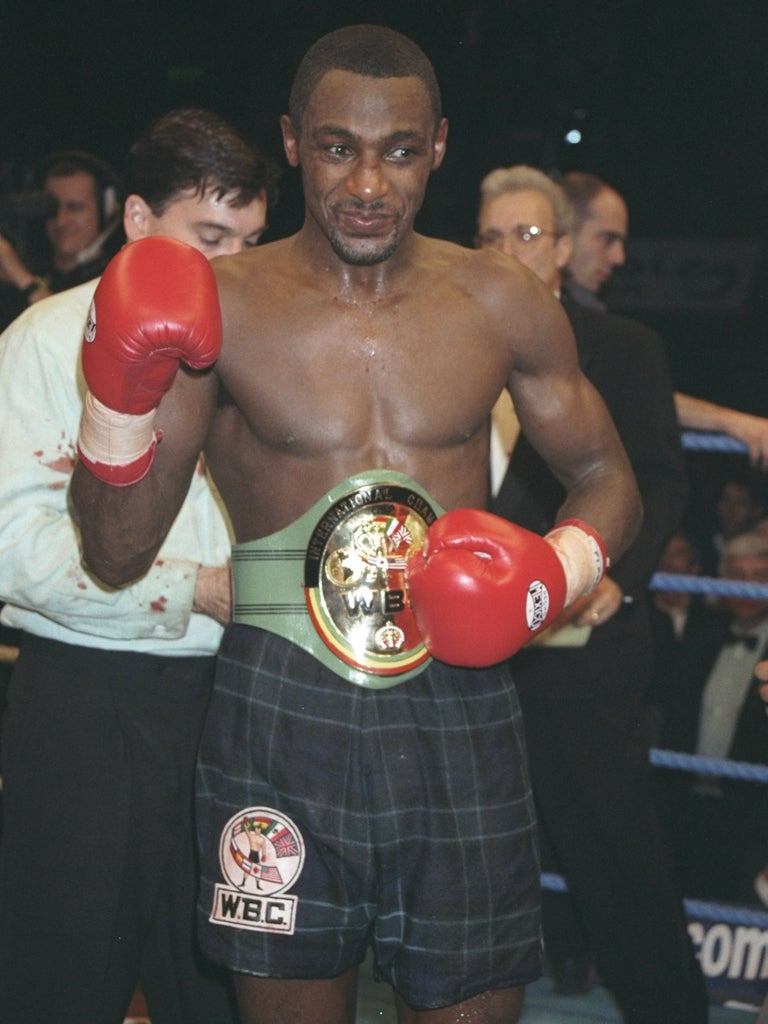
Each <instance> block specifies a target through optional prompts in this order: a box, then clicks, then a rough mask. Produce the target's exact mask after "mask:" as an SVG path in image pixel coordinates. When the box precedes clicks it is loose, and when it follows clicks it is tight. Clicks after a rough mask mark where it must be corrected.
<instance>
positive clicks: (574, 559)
mask: <svg viewBox="0 0 768 1024" xmlns="http://www.w3.org/2000/svg"><path fill="white" fill-rule="evenodd" d="M544 540H546V541H547V543H549V544H551V545H552V547H553V548H554V549H555V552H556V554H557V557H558V558H559V559H560V561H561V563H562V566H563V571H564V572H565V586H566V594H565V603H566V606H567V605H569V604H570V603H571V602H572V601H575V600H576V598H577V597H581V596H582V595H583V594H588V593H589V592H590V590H594V588H595V587H596V586H597V584H598V583H599V582H600V580H601V579H602V578H603V574H604V573H605V570H606V569H607V567H608V564H609V560H608V557H607V555H606V553H605V545H604V544H603V542H602V540H601V538H600V536H599V534H598V533H597V532H596V531H595V530H593V529H592V528H591V527H590V526H588V525H587V524H586V523H584V524H583V525H582V524H581V523H580V521H579V520H573V519H571V520H566V521H565V522H563V523H560V524H559V525H558V526H555V528H554V529H553V530H550V532H549V533H548V534H547V535H546V536H545V537H544Z"/></svg>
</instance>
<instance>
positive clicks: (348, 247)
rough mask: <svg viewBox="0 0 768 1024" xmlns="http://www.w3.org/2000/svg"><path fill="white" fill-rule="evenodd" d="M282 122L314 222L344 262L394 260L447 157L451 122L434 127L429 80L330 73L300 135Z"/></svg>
mask: <svg viewBox="0 0 768 1024" xmlns="http://www.w3.org/2000/svg"><path fill="white" fill-rule="evenodd" d="M282 124H283V139H284V143H285V151H286V156H287V158H288V162H289V163H290V164H291V165H292V166H294V167H297V166H301V168H302V181H303V185H304V199H305V204H306V211H307V222H308V224H310V225H311V224H312V223H313V222H314V224H316V225H317V227H318V228H319V229H320V231H321V232H322V233H323V235H325V237H326V238H327V239H328V241H329V242H330V244H331V247H332V248H333V250H334V252H335V253H336V255H337V256H339V257H340V258H341V259H342V260H343V261H344V262H345V263H349V264H354V265H360V266H371V265H373V264H377V263H382V262H383V261H385V260H387V259H389V257H390V256H392V254H393V253H394V252H395V251H396V250H397V247H398V245H399V244H400V241H401V239H402V238H403V236H404V234H406V233H407V232H408V231H409V230H410V229H411V228H412V226H413V221H414V218H415V216H416V213H417V211H418V210H419V207H420V206H421V203H422V200H423V198H424V191H425V189H426V185H427V180H428V178H429V175H430V173H431V171H433V170H434V169H435V168H437V167H439V166H440V164H441V162H442V159H443V155H444V152H445V140H446V134H447V123H446V122H445V120H443V121H442V122H441V124H440V126H439V128H438V129H437V131H436V130H435V123H434V116H433V113H432V108H431V105H430V102H429V96H428V93H427V89H426V87H425V85H424V84H423V82H422V81H421V80H420V79H419V78H416V77H407V78H369V77H367V76H364V75H356V74H353V73H351V72H348V71H329V72H328V73H327V74H326V75H324V76H323V78H322V79H321V80H320V82H319V84H318V85H317V87H316V89H315V91H314V92H313V94H312V96H311V98H310V101H309V103H308V105H307V109H306V111H305V113H304V117H303V120H302V124H301V131H300V133H299V134H298V135H297V134H296V132H295V131H294V128H293V125H292V124H291V122H290V120H289V119H288V118H286V117H284V118H283V121H282Z"/></svg>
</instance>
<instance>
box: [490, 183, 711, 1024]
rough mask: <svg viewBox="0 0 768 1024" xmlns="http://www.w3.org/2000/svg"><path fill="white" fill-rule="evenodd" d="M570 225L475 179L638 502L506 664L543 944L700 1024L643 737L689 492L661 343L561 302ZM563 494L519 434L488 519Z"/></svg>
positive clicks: (573, 985) (554, 955) (569, 969)
mask: <svg viewBox="0 0 768 1024" xmlns="http://www.w3.org/2000/svg"><path fill="white" fill-rule="evenodd" d="M571 225H572V214H571V209H570V206H569V204H568V201H567V200H566V198H565V196H564V195H563V192H562V190H561V189H560V188H559V186H558V185H556V184H555V183H554V182H553V181H552V180H551V179H550V178H548V177H547V176H546V175H545V174H543V173H542V172H541V171H538V170H536V169H534V168H531V167H525V166H517V167H510V168H499V169H497V170H495V171H492V172H491V173H490V174H489V175H487V177H486V178H485V179H484V180H483V182H482V186H481V203H480V211H479V215H478V231H477V236H476V242H477V244H478V245H479V246H481V247H492V248H496V249H498V250H500V251H502V252H506V253H507V254H508V255H510V256H514V257H516V258H517V259H518V260H519V261H520V262H521V263H523V264H524V265H525V266H527V267H528V268H529V269H530V270H532V271H533V272H534V273H535V274H536V275H537V276H538V277H539V278H541V280H542V281H543V282H544V283H545V284H546V285H547V286H548V287H549V288H550V289H551V290H552V291H553V292H554V293H555V294H556V295H558V296H559V297H561V300H562V304H563V308H564V309H565V311H566V313H567V314H568V317H569V319H570V321H571V326H572V327H573V330H574V335H575V338H576V345H577V349H578V353H579V362H580V364H581V367H582V369H583V371H584V373H585V374H586V376H587V377H589V378H590V379H591V381H592V383H593V384H594V385H595V387H596V388H597V390H598V391H599V392H600V394H601V396H602V398H603V399H604V401H605V403H606V405H607V406H608V409H609V410H610V412H611V415H612V416H613V419H614V422H615V423H616V427H617V429H618V432H619V436H620V438H621V440H622V442H623V443H624V446H625V448H626V450H627V454H628V455H629V457H630V461H631V463H632V468H633V469H634V471H635V475H636V477H637V481H638V485H639V488H640V494H641V497H642V499H643V505H644V508H645V518H644V522H643V526H642V528H641V531H640V533H639V535H638V537H637V539H636V540H635V542H634V543H633V544H632V545H631V546H630V548H629V549H628V550H627V551H626V552H625V554H624V555H623V556H622V558H621V559H620V560H619V561H618V562H617V563H616V564H615V565H614V566H612V567H611V569H610V570H609V572H608V574H607V575H606V576H605V577H604V578H603V580H602V581H601V582H600V584H599V585H598V586H597V587H596V588H595V590H593V591H592V593H591V594H590V595H588V596H587V597H586V598H585V599H582V600H579V601H577V602H576V603H575V604H574V605H572V606H571V607H570V608H569V609H568V612H567V613H566V615H564V616H562V617H561V619H560V620H559V622H558V623H557V624H556V626H559V627H561V628H559V629H558V630H557V631H556V632H550V634H549V636H548V637H547V641H548V642H545V643H542V644H539V643H536V644H535V645H534V646H531V645H529V646H528V647H527V648H525V649H523V650H522V651H520V652H518V654H516V655H515V657H514V661H513V666H514V672H515V679H516V681H517V684H518V689H519V693H520V702H521V706H522V709H523V720H524V723H525V730H526V739H527V743H528V750H529V758H530V766H531V778H532V784H533V792H534V798H535V800H536V804H537V811H538V815H539V820H540V825H541V835H542V844H543V853H544V857H545V859H544V866H545V868H546V869H548V870H553V869H554V870H555V871H557V872H558V873H561V874H563V875H565V878H566V880H567V883H568V888H569V894H568V896H563V895H562V894H559V893H557V894H552V893H547V892H545V894H544V904H543V906H544V939H545V947H546V949H547V951H548V954H549V957H550V960H551V961H552V965H553V968H554V971H555V980H556V985H557V987H558V988H559V989H560V990H561V991H563V992H566V991H570V992H573V991H585V990H586V989H587V988H588V987H589V986H590V984H591V980H593V977H594V975H593V973H591V971H590V967H591V963H590V954H593V955H594V957H595V959H596V963H597V970H598V972H599V974H600V976H601V978H602V980H603V982H604V983H605V985H606V986H607V987H608V988H609V989H611V991H612V992H613V994H614V996H615V998H616V1000H617V1002H618V1004H619V1006H620V1008H621V1010H622V1012H623V1015H624V1020H625V1021H627V1022H633V1024H640V1022H645V1024H647V1022H648V1021H675V1022H680V1024H683V1022H690V1024H693V1022H703V1021H705V1020H706V994H705V992H704V987H703V984H702V980H701V975H700V972H699V969H698V967H697V964H696V961H695V959H694V956H693V953H692V950H691V947H690V944H689V941H688V936H687V930H686V923H685V919H684V916H683V913H682V901H681V900H680V898H679V894H678V892H677V889H676V885H675V883H674V881H673V875H672V872H671V865H670V863H669V861H668V856H667V851H666V849H665V844H664V840H663V837H662V833H661V829H660V825H659V822H658V819H657V816H656V813H655V809H654V806H653V802H652V797H651V793H650V790H649V787H648V783H649V774H650V768H649V761H648V742H647V731H646V730H645V728H644V719H645V716H646V711H645V706H644V700H645V694H646V690H647V687H648V684H649V681H650V677H651V664H650V634H649V628H648V622H647V611H646V599H647V592H648V581H649V579H650V577H651V575H652V573H653V571H654V568H655V566H656V565H657V563H658V558H659V555H660V553H661V550H662V549H663V546H664V544H665V542H666V540H667V537H668V536H669V534H670V532H671V531H672V530H673V529H674V527H675V526H676V524H677V521H678V519H679V516H680V515H681V513H682V510H683V507H684V502H685V496H686V483H685V473H684V466H683V462H682V452H681V449H680V441H679V432H678V428H677V423H676V420H675V410H674V404H673V401H672V387H671V384H670V380H669V371H668V369H667V365H666V358H665V354H664V349H663V344H662V341H661V339H660V338H659V336H658V335H656V334H655V333H653V332H652V331H650V330H648V329H647V328H645V327H644V326H642V325H641V324H638V323H635V322H633V321H631V320H628V319H626V318H624V317H618V316H615V315H613V314H610V313H601V312H598V311H595V310H590V309H586V308H584V307H581V306H579V305H578V304H577V303H575V302H573V300H571V299H569V298H568V297H567V296H564V295H562V293H561V281H562V270H563V267H564V266H565V265H566V263H567V262H568V259H569V256H570V253H571V245H572V242H571V230H572V228H571ZM561 500H562V488H561V485H560V483H559V482H558V481H557V479H556V478H555V477H554V475H553V474H552V473H551V472H550V471H549V470H548V469H547V467H546V466H545V464H544V462H543V461H542V460H541V459H540V457H539V456H538V454H537V453H536V452H535V451H534V449H533V448H532V447H531V445H530V443H529V442H528V440H527V438H526V437H525V436H523V435H520V436H519V437H518V439H517V442H516V444H515V446H514V450H513V452H512V456H511V459H510V460H509V465H508V468H507V470H506V473H505V475H504V477H503V480H502V481H501V484H500V487H499V488H498V493H497V494H496V495H495V497H494V500H493V502H492V505H491V508H492V511H494V512H496V513H497V514H499V515H502V516H504V517H506V518H508V519H510V520H512V521H514V522H516V523H519V524H521V525H523V526H525V527H527V528H528V529H530V530H533V531H534V532H537V533H542V532H546V530H547V529H549V525H550V523H551V520H552V518H553V517H554V516H555V515H556V511H557V508H558V507H559V505H560V502H561ZM566 620H567V621H566ZM566 901H567V902H566ZM566 927H568V928H569V929H570V933H569V932H567V931H566Z"/></svg>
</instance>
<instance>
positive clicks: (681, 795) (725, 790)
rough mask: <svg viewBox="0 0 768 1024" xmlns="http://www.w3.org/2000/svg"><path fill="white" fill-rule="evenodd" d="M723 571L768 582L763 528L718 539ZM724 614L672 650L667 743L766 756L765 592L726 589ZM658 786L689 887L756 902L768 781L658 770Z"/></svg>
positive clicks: (742, 756)
mask: <svg viewBox="0 0 768 1024" xmlns="http://www.w3.org/2000/svg"><path fill="white" fill-rule="evenodd" d="M721 575H722V577H723V578H724V579H728V580H735V581H738V582H740V583H744V584H750V583H751V584H760V585H762V586H764V585H766V584H768V538H766V537H764V536H763V535H761V534H759V533H754V532H749V533H741V534H738V535H737V536H734V537H732V538H730V539H729V540H728V541H727V542H726V543H725V547H724V549H723V555H722V562H721ZM724 600H725V604H726V606H727V609H728V615H727V616H726V617H724V618H723V619H721V620H720V621H719V623H718V622H717V621H716V620H710V628H709V629H708V630H702V631H701V632H700V634H699V635H698V636H697V638H696V643H695V644H689V645H688V646H687V647H686V648H685V650H684V651H683V652H682V655H681V656H680V657H679V658H678V662H677V673H676V675H675V677H674V678H670V679H669V680H668V685H667V687H666V691H665V693H664V695H663V696H664V710H665V718H664V730H663V733H662V745H663V747H664V748H666V749H670V750H677V751H682V752H684V753H691V754H698V755H700V756H702V757H708V758H715V759H727V760H730V761H743V762H749V763H752V764H768V717H766V713H765V706H764V704H763V701H762V700H761V696H760V681H759V676H758V674H757V665H758V662H759V661H761V660H762V659H765V658H766V657H768V599H765V598H754V597H743V596H734V597H730V596H729V597H726V598H725V599H724ZM657 788H658V791H659V794H660V798H661V806H662V808H663V811H664V816H665V820H666V824H667V828H668V830H669V833H670V835H671V836H672V837H673V840H674V845H675V850H676V853H677V858H678V865H679V873H680V877H681V881H682V884H683V886H684V892H685V894H686V895H687V896H694V897H698V898H704V899H707V898H708V899H716V900H727V901H736V902H746V903H749V902H755V899H756V894H755V881H756V879H757V878H758V876H759V875H760V873H761V872H762V870H763V869H764V867H765V865H766V850H768V791H767V790H766V787H765V786H764V785H760V784H759V783H755V782H749V781H742V780H734V779H728V778H723V777H718V776H703V775H701V774H698V775H692V774H689V773H682V772H677V771H674V770H667V769H662V770H660V772H659V780H658V787H657Z"/></svg>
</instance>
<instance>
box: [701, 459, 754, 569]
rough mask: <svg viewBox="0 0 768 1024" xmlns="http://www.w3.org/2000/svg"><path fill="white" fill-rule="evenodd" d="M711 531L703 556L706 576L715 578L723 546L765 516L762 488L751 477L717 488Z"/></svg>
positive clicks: (729, 480) (732, 478)
mask: <svg viewBox="0 0 768 1024" xmlns="http://www.w3.org/2000/svg"><path fill="white" fill-rule="evenodd" d="M713 511H714V519H715V521H714V531H713V533H712V535H711V537H710V538H709V546H708V550H706V551H705V553H704V571H705V575H715V574H716V573H717V572H719V571H720V569H721V566H722V556H723V553H724V551H725V545H726V544H727V543H728V541H729V540H731V538H732V537H737V536H738V535H739V534H740V533H748V532H750V531H751V530H753V529H755V527H757V525H758V523H759V522H760V520H761V519H762V518H763V515H764V514H765V502H764V499H763V489H762V487H761V486H760V482H759V481H758V480H757V479H756V478H755V477H753V476H751V475H739V476H730V477H727V478H726V479H725V480H724V481H723V482H722V483H721V484H720V486H719V488H718V489H717V492H716V495H715V503H714V509H713Z"/></svg>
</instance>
